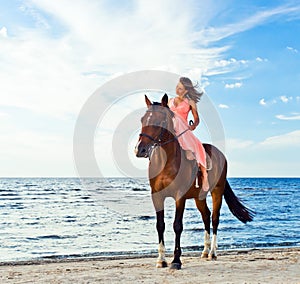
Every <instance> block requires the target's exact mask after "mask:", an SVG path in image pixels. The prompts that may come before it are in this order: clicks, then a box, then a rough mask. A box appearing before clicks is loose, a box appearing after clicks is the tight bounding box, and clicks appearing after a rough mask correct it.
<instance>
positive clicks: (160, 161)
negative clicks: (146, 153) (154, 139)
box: [150, 136, 181, 168]
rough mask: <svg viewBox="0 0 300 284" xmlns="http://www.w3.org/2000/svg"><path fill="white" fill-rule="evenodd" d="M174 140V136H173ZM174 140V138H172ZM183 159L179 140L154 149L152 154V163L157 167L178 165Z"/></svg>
mask: <svg viewBox="0 0 300 284" xmlns="http://www.w3.org/2000/svg"><path fill="white" fill-rule="evenodd" d="M173 138H174V136H173ZM170 139H172V138H170ZM180 157H181V148H180V146H179V143H178V141H177V139H174V140H173V141H171V142H169V143H167V144H165V145H163V146H159V147H156V148H154V150H153V152H152V154H151V159H150V161H151V163H152V164H153V165H155V166H156V167H160V168H161V167H162V166H167V165H168V164H172V165H174V164H176V162H177V160H179V159H180Z"/></svg>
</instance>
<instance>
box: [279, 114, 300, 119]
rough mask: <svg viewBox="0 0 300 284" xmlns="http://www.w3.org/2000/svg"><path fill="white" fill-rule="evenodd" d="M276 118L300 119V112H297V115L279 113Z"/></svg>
mask: <svg viewBox="0 0 300 284" xmlns="http://www.w3.org/2000/svg"><path fill="white" fill-rule="evenodd" d="M276 118H278V119H280V120H300V114H295V115H291V116H286V115H283V114H278V115H276Z"/></svg>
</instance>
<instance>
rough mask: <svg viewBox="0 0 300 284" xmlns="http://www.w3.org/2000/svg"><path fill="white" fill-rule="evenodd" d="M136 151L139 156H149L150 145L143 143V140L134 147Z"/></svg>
mask: <svg viewBox="0 0 300 284" xmlns="http://www.w3.org/2000/svg"><path fill="white" fill-rule="evenodd" d="M134 153H135V155H136V156H137V157H138V158H148V157H149V146H148V145H143V144H142V143H141V142H139V143H138V144H137V145H136V146H135V148H134Z"/></svg>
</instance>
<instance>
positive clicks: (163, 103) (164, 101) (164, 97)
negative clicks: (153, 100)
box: [161, 94, 169, 107]
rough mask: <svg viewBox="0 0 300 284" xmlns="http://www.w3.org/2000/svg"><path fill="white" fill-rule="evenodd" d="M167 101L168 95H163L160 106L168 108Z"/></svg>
mask: <svg viewBox="0 0 300 284" xmlns="http://www.w3.org/2000/svg"><path fill="white" fill-rule="evenodd" d="M168 101H169V98H168V95H167V94H164V96H163V97H162V99H161V105H162V106H164V107H166V106H168Z"/></svg>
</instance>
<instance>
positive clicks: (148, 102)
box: [145, 95, 152, 108]
mask: <svg viewBox="0 0 300 284" xmlns="http://www.w3.org/2000/svg"><path fill="white" fill-rule="evenodd" d="M145 102H146V105H147V107H148V108H149V107H150V106H151V105H152V103H151V101H150V100H149V99H148V97H147V95H145Z"/></svg>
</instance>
